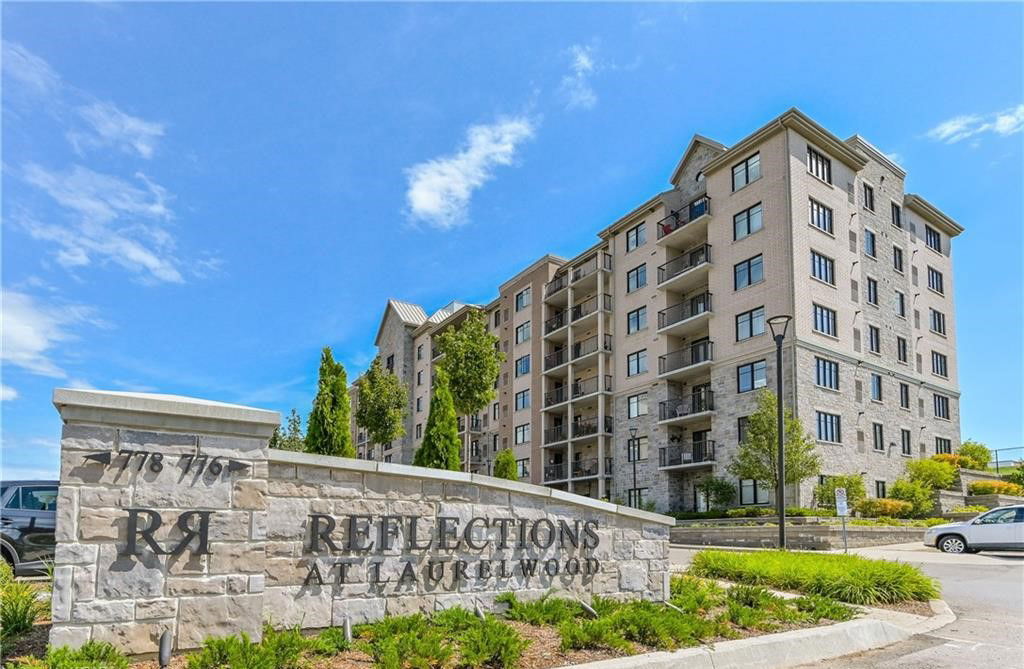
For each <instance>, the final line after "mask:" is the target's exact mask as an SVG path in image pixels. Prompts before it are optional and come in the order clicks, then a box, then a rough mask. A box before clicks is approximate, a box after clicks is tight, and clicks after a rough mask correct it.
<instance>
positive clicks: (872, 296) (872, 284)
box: [866, 277, 878, 307]
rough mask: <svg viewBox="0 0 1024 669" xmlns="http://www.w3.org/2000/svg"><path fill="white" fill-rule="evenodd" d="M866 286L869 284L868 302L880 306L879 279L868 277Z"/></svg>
mask: <svg viewBox="0 0 1024 669" xmlns="http://www.w3.org/2000/svg"><path fill="white" fill-rule="evenodd" d="M866 286H867V293H868V295H867V301H868V304H873V305H875V306H876V307H877V306H878V281H876V280H874V279H872V278H871V277H868V280H867V284H866Z"/></svg>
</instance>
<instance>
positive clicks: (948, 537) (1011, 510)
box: [924, 504, 1024, 553]
mask: <svg viewBox="0 0 1024 669" xmlns="http://www.w3.org/2000/svg"><path fill="white" fill-rule="evenodd" d="M924 545H925V546H932V547H935V548H938V549H939V550H940V551H942V552H943V553H977V552H978V551H996V550H998V551H1024V504H1014V505H1012V506H1000V507H997V508H995V509H992V510H990V511H986V512H985V513H983V514H981V515H979V516H977V517H975V518H972V519H970V520H965V521H963V522H960V523H947V524H945V525H936V526H935V527H929V528H928V530H927V531H925V533H924Z"/></svg>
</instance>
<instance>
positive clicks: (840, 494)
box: [836, 488, 850, 516]
mask: <svg viewBox="0 0 1024 669" xmlns="http://www.w3.org/2000/svg"><path fill="white" fill-rule="evenodd" d="M836 515H837V516H848V515H850V509H849V507H848V506H847V505H846V488H836Z"/></svg>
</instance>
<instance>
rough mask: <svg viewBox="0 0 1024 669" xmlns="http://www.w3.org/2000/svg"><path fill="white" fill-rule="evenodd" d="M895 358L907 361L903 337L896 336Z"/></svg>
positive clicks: (905, 341)
mask: <svg viewBox="0 0 1024 669" xmlns="http://www.w3.org/2000/svg"><path fill="white" fill-rule="evenodd" d="M896 359H897V360H899V361H900V362H903V363H905V362H907V340H906V338H905V337H896Z"/></svg>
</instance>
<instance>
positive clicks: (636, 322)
mask: <svg viewBox="0 0 1024 669" xmlns="http://www.w3.org/2000/svg"><path fill="white" fill-rule="evenodd" d="M646 328H647V307H640V308H639V309H634V310H633V311H631V312H629V313H628V314H626V334H633V333H634V332H639V331H640V330H644V329H646Z"/></svg>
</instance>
